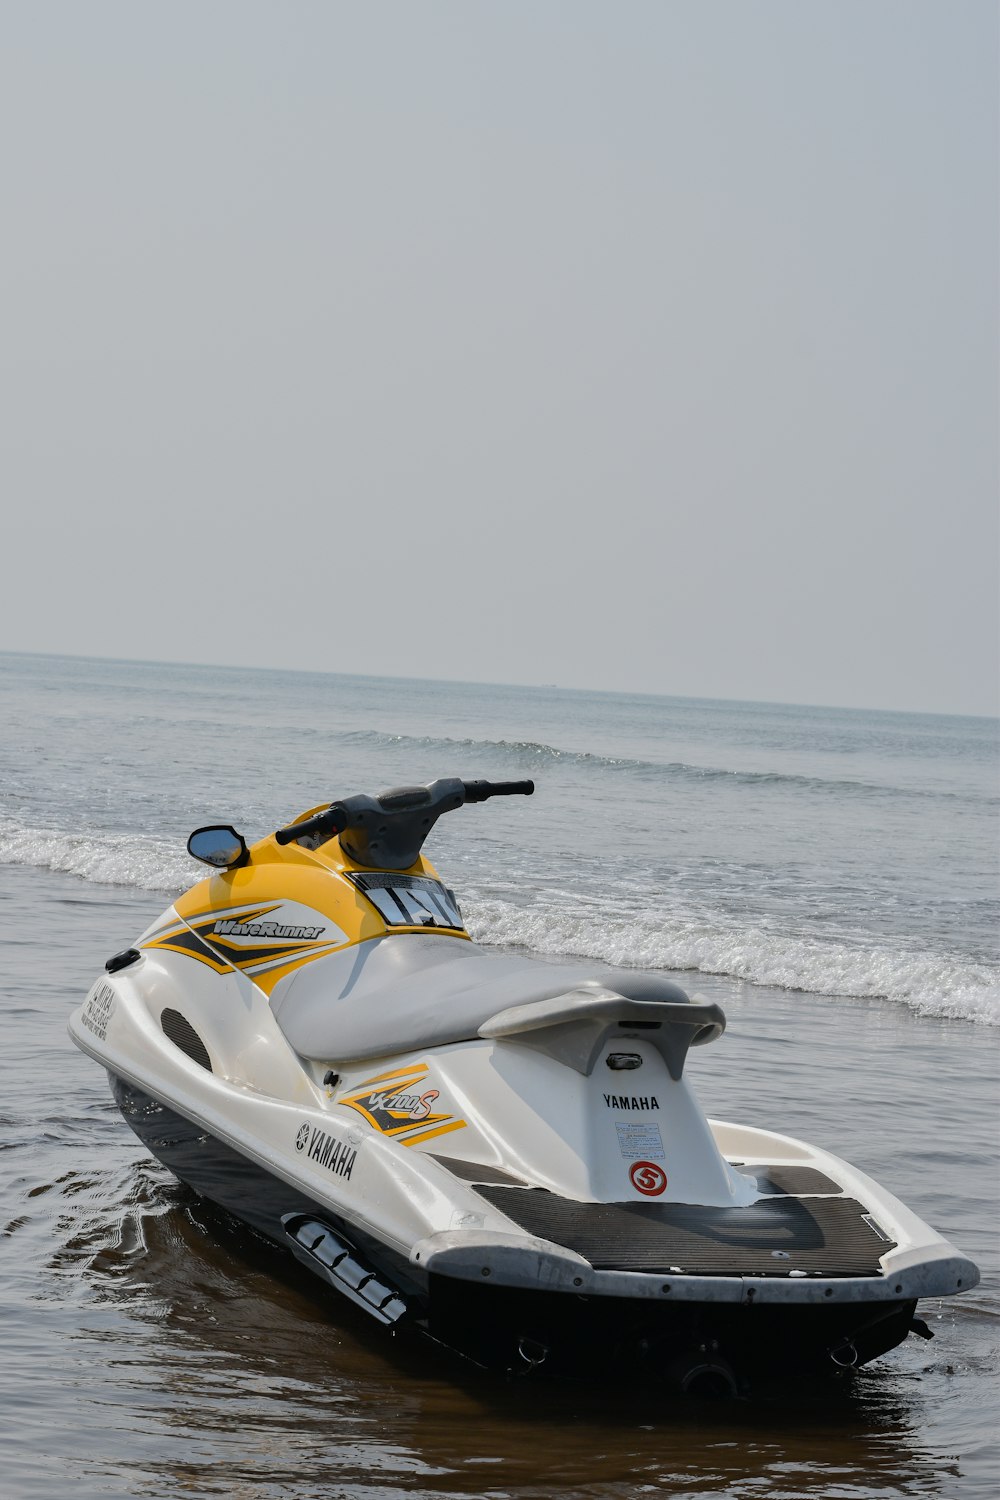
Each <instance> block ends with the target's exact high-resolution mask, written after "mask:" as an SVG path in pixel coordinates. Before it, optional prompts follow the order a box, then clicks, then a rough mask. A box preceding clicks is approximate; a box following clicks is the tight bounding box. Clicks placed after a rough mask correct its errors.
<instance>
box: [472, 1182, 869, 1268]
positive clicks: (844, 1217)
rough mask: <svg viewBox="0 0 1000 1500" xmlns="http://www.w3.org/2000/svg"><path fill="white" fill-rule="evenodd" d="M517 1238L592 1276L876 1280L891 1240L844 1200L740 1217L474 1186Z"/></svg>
mask: <svg viewBox="0 0 1000 1500" xmlns="http://www.w3.org/2000/svg"><path fill="white" fill-rule="evenodd" d="M476 1192H477V1193H479V1194H480V1195H481V1196H482V1197H483V1198H485V1199H486V1200H487V1202H489V1203H491V1204H492V1205H493V1207H494V1208H497V1209H499V1210H500V1212H501V1213H503V1214H505V1215H506V1216H507V1218H509V1219H511V1220H513V1222H514V1223H515V1224H517V1225H518V1226H519V1227H520V1228H521V1229H524V1230H525V1231H526V1232H527V1233H529V1234H533V1235H537V1236H538V1237H539V1238H540V1239H546V1240H551V1241H552V1242H553V1243H554V1244H556V1245H563V1246H565V1248H566V1249H567V1250H574V1251H575V1252H576V1253H577V1254H578V1255H582V1256H583V1257H584V1259H586V1260H588V1261H589V1262H590V1264H591V1265H592V1266H594V1267H595V1269H597V1270H616V1271H652V1272H661V1271H662V1272H671V1273H674V1274H676V1273H678V1272H680V1273H684V1274H686V1275H689V1276H788V1275H789V1273H790V1272H792V1271H805V1272H807V1273H808V1274H811V1275H817V1276H878V1275H880V1274H881V1266H880V1264H879V1257H880V1256H882V1255H884V1254H885V1253H886V1252H887V1251H888V1250H890V1249H892V1248H893V1246H894V1244H895V1241H894V1240H892V1239H891V1238H890V1236H889V1235H888V1234H887V1233H886V1232H885V1231H884V1230H881V1229H880V1228H878V1227H876V1226H875V1224H874V1221H873V1220H872V1218H871V1216H870V1215H869V1214H867V1213H866V1211H865V1209H864V1208H863V1207H862V1205H861V1204H860V1203H858V1202H857V1201H856V1200H855V1199H854V1198H845V1197H829V1198H821V1197H820V1198H794V1197H792V1196H790V1195H783V1196H780V1197H777V1196H776V1197H772V1198H766V1199H762V1200H760V1201H759V1202H757V1203H755V1204H752V1205H751V1206H750V1207H747V1208H706V1207H703V1206H701V1205H695V1204H688V1203H663V1204H661V1203H578V1202H576V1201H574V1200H573V1199H570V1198H560V1197H558V1196H557V1195H556V1194H555V1193H550V1192H547V1191H545V1189H543V1188H518V1187H501V1186H495V1185H492V1184H482V1185H479V1186H477V1187H476Z"/></svg>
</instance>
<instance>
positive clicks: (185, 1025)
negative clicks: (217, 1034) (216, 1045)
mask: <svg viewBox="0 0 1000 1500" xmlns="http://www.w3.org/2000/svg"><path fill="white" fill-rule="evenodd" d="M160 1025H161V1026H162V1027H163V1034H164V1036H165V1037H166V1038H167V1039H168V1041H171V1042H173V1044H174V1046H175V1047H179V1048H180V1049H181V1051H182V1052H186V1053H187V1055H188V1057H190V1059H191V1061H192V1062H196V1063H198V1064H199V1066H201V1067H203V1068H207V1069H208V1071H209V1072H210V1073H211V1071H212V1060H211V1058H210V1057H209V1055H208V1048H207V1047H206V1046H205V1043H204V1042H203V1041H202V1039H201V1037H200V1036H199V1035H198V1033H197V1032H196V1031H195V1029H194V1027H193V1026H192V1025H191V1022H190V1021H189V1020H188V1019H187V1017H186V1016H182V1015H181V1013H180V1011H179V1010H170V1009H169V1008H168V1009H167V1010H162V1011H161V1012H160Z"/></svg>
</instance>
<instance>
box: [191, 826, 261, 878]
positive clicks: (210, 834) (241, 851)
mask: <svg viewBox="0 0 1000 1500" xmlns="http://www.w3.org/2000/svg"><path fill="white" fill-rule="evenodd" d="M187 851H188V853H189V854H190V855H191V857H192V858H193V859H200V860H201V862H202V864H203V865H211V867H212V869H213V870H238V869H239V868H240V866H241V865H246V864H249V863H250V850H249V849H248V848H247V841H246V839H245V838H244V837H243V835H242V833H237V832H236V829H235V828H233V826H232V825H231V824H230V823H209V824H208V825H207V826H206V827H204V828H196V829H195V831H194V833H192V834H191V835H190V837H189V838H188V841H187Z"/></svg>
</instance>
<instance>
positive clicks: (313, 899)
mask: <svg viewBox="0 0 1000 1500" xmlns="http://www.w3.org/2000/svg"><path fill="white" fill-rule="evenodd" d="M533 790H534V788H533V784H532V783H531V782H530V781H528V782H514V783H489V782H484V781H471V782H469V781H459V780H457V779H445V780H439V781H435V782H432V783H431V784H430V785H429V786H423V787H405V788H401V789H397V790H393V791H390V792H385V793H382V794H381V795H380V796H376V797H370V796H365V795H360V796H353V797H348V798H345V799H343V800H342V801H338V802H334V803H332V804H330V805H329V806H323V807H321V808H317V809H313V810H312V811H311V812H309V813H305V814H303V815H302V816H301V817H300V818H299V819H297V820H296V822H294V823H293V824H291V825H290V826H289V827H287V828H282V829H279V830H278V831H277V832H276V833H275V834H273V835H272V836H270V837H268V838H265V839H262V840H261V841H260V842H259V843H257V844H255V845H254V846H253V847H252V848H248V847H247V845H246V842H245V840H244V839H243V837H242V836H241V835H240V834H238V833H237V832H236V831H235V830H234V829H233V828H231V827H229V826H225V827H223V826H219V827H209V828H201V829H198V830H197V831H196V832H195V833H193V834H192V835H191V838H190V840H189V842H188V848H189V851H190V852H191V854H193V855H194V857H195V858H197V859H200V860H202V861H204V862H205V863H206V864H208V865H210V866H212V867H213V869H214V871H215V873H214V874H213V875H212V876H211V877H210V878H209V879H207V880H204V881H202V882H201V883H200V884H198V885H196V886H195V887H193V889H191V890H190V891H188V892H187V893H186V894H185V895H184V896H182V897H181V898H180V899H179V900H177V901H176V902H175V903H174V905H173V906H172V907H170V909H169V910H168V911H167V912H166V913H165V914H164V915H163V917H162V918H161V919H160V920H159V921H157V922H155V923H154V924H153V926H152V927H150V928H149V930H148V931H147V932H145V933H143V935H142V936H141V937H140V938H139V939H138V941H137V944H136V946H135V947H134V948H130V949H128V950H126V951H125V952H123V953H119V954H117V955H116V956H115V957H114V958H112V959H110V960H109V961H108V963H107V966H106V968H107V973H106V974H104V975H102V976H101V977H100V978H99V979H98V980H97V982H96V983H95V984H94V986H93V988H92V989H91V991H90V993H89V994H88V996H87V998H86V1000H85V1002H84V1004H83V1005H82V1006H80V1007H79V1008H78V1009H77V1010H76V1011H75V1012H74V1013H73V1016H72V1018H71V1021H70V1034H71V1036H72V1038H73V1040H74V1042H75V1043H76V1044H77V1046H78V1047H80V1048H82V1050H83V1051H84V1052H86V1053H88V1054H89V1055H90V1056H91V1057H93V1058H94V1059H95V1061H97V1062H99V1063H100V1064H101V1065H102V1066H103V1067H105V1068H106V1069H107V1070H108V1074H109V1077H110V1080H111V1086H112V1089H113V1091H114V1095H115V1098H116V1100H117V1102H118V1105H119V1107H120V1109H121V1111H122V1114H123V1115H124V1117H125V1119H126V1121H127V1123H128V1124H129V1125H130V1126H131V1128H132V1129H133V1130H134V1131H135V1133H136V1135H137V1136H138V1137H139V1139H140V1140H141V1141H142V1142H143V1143H144V1145H145V1146H146V1147H147V1148H148V1149H149V1150H150V1151H151V1152H152V1153H153V1155H154V1156H156V1157H158V1158H159V1159H160V1161H162V1162H163V1163H164V1164H165V1165H166V1166H167V1167H168V1168H169V1169H170V1170H171V1171H172V1172H174V1173H175V1174H176V1176H177V1177H179V1178H180V1179H181V1180H182V1181H183V1182H185V1183H187V1184H189V1185H190V1187H192V1188H193V1189H194V1190H195V1191H196V1192H198V1193H200V1194H202V1195H203V1196H204V1197H206V1198H208V1199H210V1200H212V1201H214V1202H215V1203H217V1204H219V1205H221V1206H222V1207H223V1208H224V1209H226V1210H228V1211H230V1212H231V1213H233V1214H235V1215H237V1216H238V1217H239V1218H240V1219H241V1220H243V1221H245V1222H246V1223H248V1224H250V1225H252V1226H253V1227H254V1228H255V1229H256V1230H258V1231H260V1232H261V1233H263V1234H265V1235H267V1236H268V1237H269V1238H270V1239H272V1240H274V1241H276V1242H277V1243H278V1244H279V1245H282V1246H284V1247H285V1248H286V1249H287V1250H289V1251H290V1252H291V1253H292V1254H293V1255H295V1256H297V1257H298V1260H299V1261H300V1262H301V1263H302V1265H303V1266H304V1267H306V1268H307V1269H308V1270H309V1271H310V1272H312V1273H313V1274H314V1275H315V1276H317V1277H319V1278H321V1279H322V1280H323V1281H324V1282H326V1283H327V1284H328V1285H329V1286H331V1287H333V1288H335V1289H336V1290H337V1292H339V1293H341V1294H342V1295H343V1296H344V1297H346V1298H348V1299H349V1300H350V1301H351V1302H352V1303H355V1304H356V1305H357V1306H358V1307H361V1308H363V1309H364V1310H365V1312H366V1313H368V1314H369V1315H370V1316H371V1317H372V1318H374V1319H375V1320H376V1321H377V1322H379V1323H381V1324H384V1325H387V1326H391V1327H396V1326H400V1325H406V1324H411V1325H415V1326H417V1327H419V1328H420V1329H421V1330H422V1331H424V1332H425V1333H427V1334H429V1335H430V1336H431V1337H433V1338H435V1339H436V1340H438V1341H440V1342H441V1343H443V1344H445V1345H448V1346H450V1347H451V1348H453V1349H455V1350H458V1351H460V1352H461V1353H462V1354H464V1355H466V1356H468V1357H470V1358H471V1359H474V1360H476V1361H478V1362H479V1363H481V1364H483V1365H487V1366H490V1367H499V1368H501V1369H520V1370H523V1371H528V1370H530V1369H542V1370H544V1371H545V1372H546V1373H554V1374H574V1375H576V1374H580V1373H581V1372H590V1373H596V1374H599V1375H600V1376H601V1377H603V1378H618V1376H619V1375H620V1374H622V1373H626V1374H633V1375H639V1376H641V1377H642V1378H643V1379H646V1380H649V1379H655V1378H662V1379H664V1380H665V1381H667V1382H670V1383H672V1384H673V1385H674V1386H675V1387H680V1388H682V1389H684V1390H694V1391H700V1392H702V1393H707V1392H709V1391H716V1390H722V1391H733V1392H735V1391H737V1390H740V1389H742V1388H744V1386H745V1385H746V1384H747V1383H748V1382H749V1381H750V1380H751V1378H752V1377H754V1376H756V1375H759V1374H769V1373H779V1374H782V1375H788V1374H790V1373H791V1374H798V1373H809V1372H817V1371H822V1370H828V1371H833V1370H836V1369H841V1370H843V1369H845V1368H849V1367H852V1366H858V1365H862V1364H865V1363H866V1362H867V1361H868V1360H871V1359H873V1358H875V1357H876V1356H877V1355H879V1354H882V1353H884V1352H885V1351H886V1350H887V1349H891V1348H893V1347H894V1346H895V1345H896V1344H898V1343H900V1342H901V1341H902V1340H903V1339H904V1338H905V1337H906V1336H907V1334H908V1333H910V1332H911V1331H915V1332H918V1333H921V1334H923V1335H924V1336H929V1331H928V1330H927V1327H926V1325H925V1324H924V1323H922V1322H921V1321H920V1320H919V1319H916V1318H915V1309H916V1304H917V1301H918V1299H919V1298H921V1297H942V1296H949V1295H951V1294H952V1293H955V1292H962V1291H967V1290H968V1289H969V1288H970V1287H973V1286H975V1285H976V1283H977V1281H978V1279H979V1273H978V1271H977V1269H976V1267H975V1266H974V1265H973V1264H972V1262H971V1261H969V1260H967V1259H966V1257H965V1256H963V1255H962V1254H960V1253H959V1251H957V1250H956V1249H954V1248H953V1246H951V1245H950V1244H948V1243H947V1242H946V1241H945V1240H944V1239H942V1238H941V1236H940V1235H938V1234H936V1233H935V1231H934V1230H933V1229H930V1228H929V1227H928V1226H927V1225H926V1224H924V1223H922V1222H921V1221H920V1219H918V1218H917V1217H916V1216H915V1215H914V1214H912V1213H911V1212H910V1211H909V1210H908V1209H907V1208H906V1207H904V1205H903V1204H902V1203H900V1202H898V1201H897V1199H895V1198H893V1197H892V1196H891V1195H890V1194H889V1193H887V1192H886V1191H885V1190H884V1189H883V1188H881V1187H879V1185H878V1184H877V1183H875V1182H873V1181H872V1180H871V1178H869V1177H867V1176H865V1174H864V1173H863V1172H859V1171H858V1170H856V1169H855V1168H854V1167H851V1166H849V1165H848V1164H847V1163H846V1162H844V1161H841V1160H840V1159H839V1158H838V1157H835V1156H831V1155H830V1154H828V1153H827V1152H825V1151H821V1150H817V1149H816V1148H814V1147H812V1146H809V1145H806V1144H805V1143H804V1142H802V1141H798V1140H793V1139H791V1138H790V1137H788V1136H784V1135H778V1134H774V1133H772V1132H771V1131H768V1130H760V1129H757V1128H751V1127H748V1126H742V1125H733V1124H725V1123H722V1122H720V1121H716V1120H708V1119H706V1118H705V1116H704V1115H703V1113H702V1111H701V1109H700V1108H699V1106H698V1104H697V1102H696V1100H695V1097H694V1095H693V1093H692V1091H691V1089H690V1087H689V1085H688V1082H687V1078H686V1076H685V1064H686V1061H687V1056H688V1051H689V1049H690V1048H691V1047H692V1046H702V1045H704V1044H706V1043H709V1042H714V1041H715V1040H716V1039H717V1038H718V1037H720V1036H721V1035H722V1032H723V1030H724V1027H725V1017H724V1015H723V1013H722V1011H721V1010H720V1009H719V1007H718V1006H717V1005H714V1004H708V1003H703V1002H699V1001H698V1000H697V999H694V1000H692V999H689V998H688V997H687V995H686V994H685V993H684V992H683V991H682V990H680V989H678V988H677V986H676V985H674V984H671V983H670V982H668V981H667V980H666V979H664V978H662V977H660V976H658V975H651V974H644V973H641V972H639V971H637V970H631V969H604V968H596V967H594V966H592V965H585V966H573V967H571V966H568V965H566V964H556V963H547V962H544V961H542V960H538V959H533V958H528V957H524V956H515V955H511V954H502V953H496V952H491V951H490V950H488V949H485V948H481V947H479V946H478V945H477V944H476V943H474V942H472V940H471V939H470V938H469V935H468V933H467V932H466V930H465V926H464V923H463V919H462V914H461V911H460V908H459V906H458V903H457V901H456V899H455V897H454V895H453V894H452V892H451V891H450V890H449V889H448V888H447V887H446V886H445V885H444V884H443V883H442V882H441V880H440V879H439V877H438V875H437V873H436V872H435V870H434V868H433V867H432V866H431V865H430V864H429V862H428V861H427V860H426V859H425V858H424V856H423V854H422V847H423V843H424V840H425V838H426V837H427V835H428V834H429V833H430V831H431V829H432V828H433V826H434V823H435V822H436V820H437V819H438V818H439V817H440V816H441V815H442V814H443V813H445V812H450V811H452V810H453V809H456V808H459V807H461V806H462V805H463V804H464V803H470V802H482V801H485V800H486V799H487V798H489V797H494V796H501V795H509V794H511V793H530V792H532V791H533Z"/></svg>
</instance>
